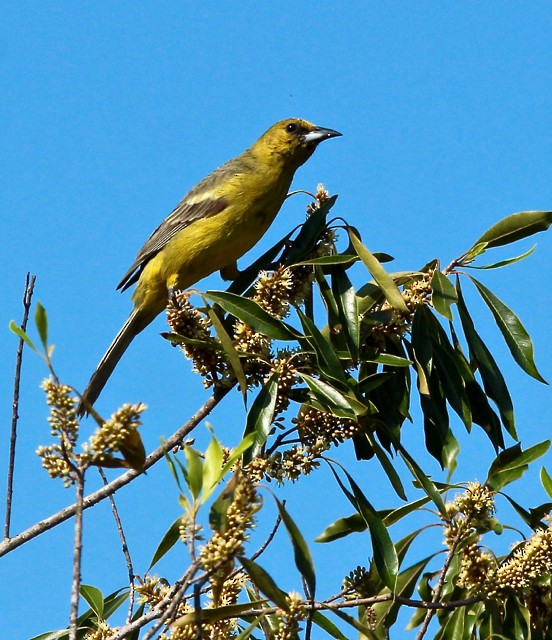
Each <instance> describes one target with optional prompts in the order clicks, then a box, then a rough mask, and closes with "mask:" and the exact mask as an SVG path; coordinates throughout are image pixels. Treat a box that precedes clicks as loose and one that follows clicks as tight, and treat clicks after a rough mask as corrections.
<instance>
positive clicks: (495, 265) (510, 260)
mask: <svg viewBox="0 0 552 640" xmlns="http://www.w3.org/2000/svg"><path fill="white" fill-rule="evenodd" d="M536 248H537V245H536V244H534V245H533V246H532V247H531V248H530V249H529V250H528V251H525V252H524V253H522V254H521V255H519V256H515V257H514V258H507V259H506V260H500V261H499V262H494V263H493V264H485V265H483V266H481V267H476V266H474V265H465V266H466V267H467V268H468V269H479V270H484V269H500V268H501V267H507V266H508V265H511V264H514V263H516V262H519V261H520V260H523V259H524V258H527V257H528V256H530V255H531V254H532V253H533V252H534V251H535V249H536Z"/></svg>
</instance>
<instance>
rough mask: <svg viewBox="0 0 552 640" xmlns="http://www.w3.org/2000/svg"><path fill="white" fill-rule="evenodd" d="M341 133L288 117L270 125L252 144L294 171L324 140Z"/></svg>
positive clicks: (254, 147) (259, 150)
mask: <svg viewBox="0 0 552 640" xmlns="http://www.w3.org/2000/svg"><path fill="white" fill-rule="evenodd" d="M340 135H342V134H341V133H339V132H338V131H334V130H333V129H325V128H323V127H317V126H316V125H315V124H312V122H307V120H301V119H300V118H288V119H287V120H281V121H280V122H277V123H276V124H274V125H272V127H270V129H269V130H268V131H267V132H266V133H264V134H263V135H262V136H261V137H260V138H259V139H258V140H257V142H256V143H255V144H254V145H253V149H254V150H255V151H257V152H260V153H261V154H263V155H264V154H266V155H267V158H268V157H272V158H276V157H277V158H278V159H281V160H282V161H283V162H284V163H285V164H286V165H287V166H289V168H290V169H292V170H293V171H295V169H297V168H298V167H300V166H301V165H302V164H303V163H304V162H306V161H307V160H308V159H309V158H310V157H311V155H312V154H313V153H314V150H315V149H316V147H317V146H318V145H319V144H320V143H321V142H323V141H324V140H329V139H330V138H335V137H337V136H340Z"/></svg>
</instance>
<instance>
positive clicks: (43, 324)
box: [35, 302, 48, 350]
mask: <svg viewBox="0 0 552 640" xmlns="http://www.w3.org/2000/svg"><path fill="white" fill-rule="evenodd" d="M35 323H36V329H37V331H38V335H39V336H40V342H42V346H43V347H44V349H45V350H46V349H47V348H48V316H47V314H46V309H45V308H44V307H43V306H42V305H41V304H40V302H37V305H36V310H35Z"/></svg>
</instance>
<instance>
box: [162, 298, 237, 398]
mask: <svg viewBox="0 0 552 640" xmlns="http://www.w3.org/2000/svg"><path fill="white" fill-rule="evenodd" d="M190 295H191V293H190V292H189V291H177V292H176V293H175V294H174V295H173V296H171V298H170V300H169V304H168V306H167V322H168V324H169V327H170V328H171V330H172V332H173V333H175V334H177V335H179V336H182V337H184V338H189V339H190V340H194V341H197V342H196V343H189V344H186V343H184V344H182V345H181V347H182V350H183V351H184V354H185V355H186V357H187V358H189V359H190V360H191V361H192V362H193V365H194V371H196V372H197V373H199V375H200V376H201V377H202V378H203V383H204V385H205V387H207V388H208V387H210V386H212V385H214V384H215V383H217V384H221V380H224V379H226V378H227V375H228V364H227V362H226V359H225V358H224V356H223V355H222V352H221V351H220V350H219V349H218V348H217V344H216V343H215V342H214V341H213V339H212V337H211V331H210V327H211V323H210V322H209V320H208V319H207V318H206V317H205V316H204V315H202V314H201V313H200V312H199V311H198V310H197V309H196V308H195V307H193V306H192V304H191V303H190Z"/></svg>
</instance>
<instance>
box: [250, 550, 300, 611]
mask: <svg viewBox="0 0 552 640" xmlns="http://www.w3.org/2000/svg"><path fill="white" fill-rule="evenodd" d="M239 561H240V562H241V563H242V566H243V568H244V569H245V571H246V572H247V574H248V575H249V577H250V578H251V580H252V581H253V584H254V585H255V586H256V587H257V588H258V589H259V591H260V592H261V593H263V594H264V595H265V596H266V597H267V598H268V599H269V600H271V601H272V602H274V604H276V605H277V606H278V607H280V609H283V610H284V611H289V604H288V601H287V597H286V594H285V593H284V592H283V591H282V590H281V589H280V587H278V585H277V584H276V583H275V582H274V580H273V579H272V577H271V576H270V575H269V574H268V573H267V572H266V571H265V570H264V569H263V568H262V567H261V566H260V565H258V564H257V563H256V562H254V561H253V560H250V559H249V558H245V557H243V556H240V557H239Z"/></svg>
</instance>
